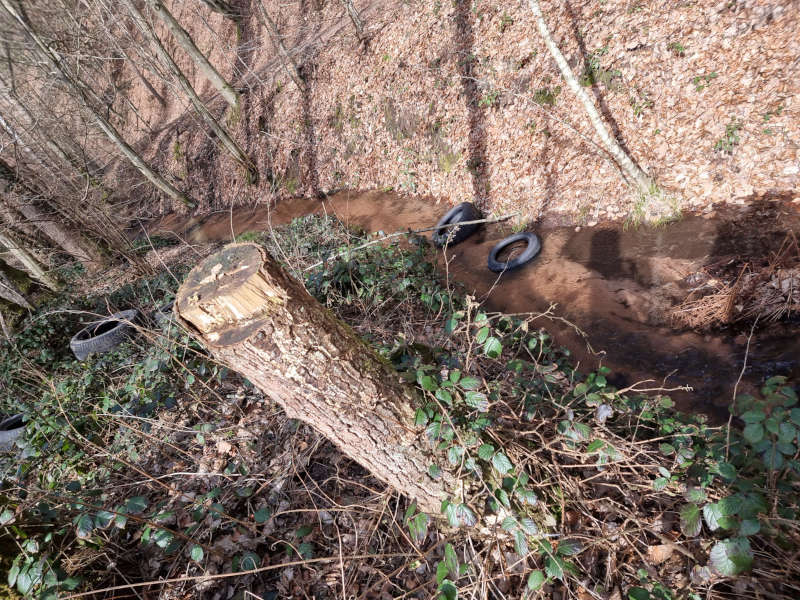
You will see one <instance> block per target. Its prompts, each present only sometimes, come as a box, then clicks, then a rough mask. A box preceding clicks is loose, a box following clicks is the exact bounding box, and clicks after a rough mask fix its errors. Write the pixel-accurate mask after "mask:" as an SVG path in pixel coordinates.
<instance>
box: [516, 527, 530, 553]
mask: <svg viewBox="0 0 800 600" xmlns="http://www.w3.org/2000/svg"><path fill="white" fill-rule="evenodd" d="M514 549H515V550H516V551H517V554H519V555H520V556H523V557H524V556H527V555H528V551H529V548H528V536H526V535H525V532H524V531H522V529H517V530H516V531H515V532H514Z"/></svg>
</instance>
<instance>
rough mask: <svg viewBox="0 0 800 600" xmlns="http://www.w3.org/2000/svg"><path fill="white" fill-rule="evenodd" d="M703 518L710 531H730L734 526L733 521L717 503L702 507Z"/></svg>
mask: <svg viewBox="0 0 800 600" xmlns="http://www.w3.org/2000/svg"><path fill="white" fill-rule="evenodd" d="M703 517H705V520H706V525H708V528H709V529H710V530H711V531H716V530H717V529H720V528H721V529H732V528H733V527H734V526H735V525H736V521H735V519H732V518H731V517H730V516H728V515H726V514H725V510H724V508H723V507H722V506H720V503H719V502H711V503H709V504H706V505H705V506H704V507H703Z"/></svg>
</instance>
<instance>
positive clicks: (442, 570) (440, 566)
mask: <svg viewBox="0 0 800 600" xmlns="http://www.w3.org/2000/svg"><path fill="white" fill-rule="evenodd" d="M446 577H447V563H445V561H443V560H440V561H439V562H438V563H436V585H437V586H439V585H441V584H442V582H443V581H444V580H445V578H446Z"/></svg>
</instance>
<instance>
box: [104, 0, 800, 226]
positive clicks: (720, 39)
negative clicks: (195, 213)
mask: <svg viewBox="0 0 800 600" xmlns="http://www.w3.org/2000/svg"><path fill="white" fill-rule="evenodd" d="M245 4H248V3H245ZM266 5H267V7H268V9H269V10H270V11H271V14H272V16H273V18H274V19H275V20H276V22H277V23H278V27H279V29H280V31H281V34H282V36H283V38H284V42H285V43H286V45H287V47H288V48H289V49H290V52H291V53H292V55H293V57H294V60H295V61H296V62H297V64H298V65H300V68H301V71H302V73H303V76H304V77H305V79H306V82H307V89H306V90H305V91H303V92H301V91H300V90H299V89H298V88H297V87H296V86H295V85H294V84H293V83H292V81H291V79H290V78H289V77H288V76H287V74H286V70H285V69H284V68H282V66H281V62H280V60H278V59H277V58H276V54H275V52H274V50H273V48H272V45H271V43H270V41H269V38H268V37H267V36H266V34H265V32H264V31H262V30H261V28H260V25H259V21H258V19H257V17H256V15H255V14H254V13H252V12H250V11H248V10H245V11H244V15H243V17H242V20H241V21H240V23H239V24H238V25H236V24H234V23H233V22H232V21H229V20H227V21H226V20H224V19H222V18H221V17H220V16H218V15H215V14H211V13H207V12H205V9H204V8H203V5H202V4H201V3H188V4H176V5H175V6H174V7H173V9H174V10H175V14H176V16H177V17H178V18H179V19H180V20H181V22H182V23H183V24H184V25H185V26H187V29H188V30H189V31H190V33H191V34H192V36H193V38H194V39H195V40H196V41H197V43H198V45H199V46H200V48H201V49H202V50H203V51H208V52H209V54H210V58H211V60H212V62H214V63H215V64H216V65H217V66H218V67H219V68H220V69H221V70H222V72H223V74H224V75H225V76H226V77H227V78H229V79H230V80H231V81H233V82H234V84H235V85H236V86H237V87H239V88H240V89H242V97H243V110H242V114H241V117H240V118H238V119H237V118H232V117H230V115H228V117H227V122H228V124H229V127H230V128H231V130H232V132H233V133H234V135H235V137H236V138H237V140H238V141H239V143H240V144H242V145H243V147H244V148H245V149H246V151H247V152H248V153H249V154H250V155H251V156H252V157H253V158H254V160H255V161H256V164H257V166H258V170H259V172H260V174H261V181H260V183H259V184H258V185H257V186H248V185H247V184H246V183H244V181H243V176H242V173H241V172H240V169H238V168H237V167H236V166H235V163H234V162H233V160H232V159H230V157H228V156H226V155H224V154H223V153H222V151H221V150H220V148H219V146H218V144H217V143H216V142H215V141H214V140H210V139H209V138H208V137H207V136H206V134H205V133H204V129H203V127H202V126H201V125H200V124H199V122H198V121H199V119H198V118H197V117H196V116H194V115H193V114H192V113H191V111H190V110H188V107H187V106H186V103H185V102H181V101H180V100H177V98H178V97H179V95H177V94H171V93H170V91H169V90H166V89H165V90H164V91H165V96H167V97H168V98H170V100H169V103H168V105H167V107H166V108H164V107H162V106H160V105H159V104H157V103H156V101H155V100H154V99H153V98H152V97H151V96H149V95H148V93H147V92H146V90H145V89H144V87H143V86H142V85H141V84H140V83H139V82H138V80H137V79H136V77H135V75H134V74H133V73H127V74H123V75H121V76H122V77H123V78H124V77H129V78H130V84H131V94H132V97H133V98H134V101H135V104H137V105H138V106H140V107H142V108H141V110H140V117H141V118H131V119H129V122H128V123H127V127H128V130H129V133H128V136H129V138H131V139H138V140H139V146H140V147H141V149H142V150H143V152H145V154H147V155H148V158H150V159H151V160H152V161H154V162H155V163H156V164H158V165H159V166H160V167H161V168H162V169H164V170H166V171H167V172H169V173H171V175H172V177H173V178H174V179H176V180H177V181H178V182H179V183H180V186H182V187H183V188H184V189H187V190H188V191H189V192H190V194H191V195H192V196H193V198H194V200H195V201H196V203H197V208H198V210H200V211H208V210H211V209H221V208H226V207H228V206H230V205H254V204H257V203H262V202H265V201H268V200H272V199H275V198H287V197H295V196H318V195H320V194H323V193H329V192H331V191H335V190H338V189H390V188H391V189H395V190H398V191H402V192H407V193H413V194H421V195H427V196H431V197H432V198H433V200H432V201H435V202H437V203H438V202H444V203H449V204H456V203H458V202H461V201H464V200H472V201H475V202H476V203H477V204H478V205H479V206H480V207H481V208H483V209H484V210H486V211H488V212H493V213H495V214H500V213H503V212H508V211H510V210H519V211H521V215H520V217H519V220H520V221H522V223H530V222H536V221H538V220H539V219H540V218H542V217H543V216H548V217H550V218H560V219H561V220H562V221H566V222H572V223H576V222H577V223H584V224H592V223H594V222H602V221H605V220H622V219H629V218H632V219H635V218H636V217H637V216H640V215H641V214H642V213H643V212H645V210H646V207H644V206H642V202H641V200H640V199H638V198H636V197H633V196H632V195H631V194H630V193H629V191H628V190H627V189H626V186H625V185H623V180H622V178H621V175H620V173H619V171H618V169H616V168H615V167H614V165H613V164H612V162H611V161H610V160H608V158H607V157H606V156H605V155H604V153H603V152H601V151H600V150H599V149H598V145H597V144H598V139H597V138H596V136H595V134H594V133H593V131H592V130H591V127H590V125H589V123H588V121H587V119H586V117H585V113H584V111H583V109H582V108H581V107H580V105H579V103H578V101H577V100H576V98H575V97H574V94H572V93H571V92H570V91H569V90H568V89H566V88H565V86H564V85H563V81H562V79H561V78H560V75H559V73H558V71H557V69H556V67H555V64H554V62H553V60H552V59H551V58H550V55H549V54H548V52H547V50H546V49H545V48H544V45H543V43H542V42H541V40H540V36H539V35H538V32H537V30H536V28H535V24H534V21H533V18H532V15H531V13H530V10H529V8H528V7H527V5H526V4H525V3H519V4H516V5H505V4H502V3H499V2H496V1H481V0H476V1H475V2H472V3H468V2H464V1H462V0H457V1H455V2H440V1H438V0H437V1H436V2H429V3H419V2H402V3H382V2H368V3H364V2H356V5H357V6H358V8H359V10H360V11H361V14H362V16H363V19H364V22H365V27H366V31H367V33H368V36H369V43H368V44H366V45H365V46H364V45H360V44H359V43H358V41H357V39H356V38H355V34H354V29H353V27H352V24H351V23H350V21H349V20H347V18H346V16H345V15H344V12H343V10H342V8H341V5H340V3H338V2H332V1H328V2H324V1H320V2H316V3H315V2H298V3H291V4H286V5H280V6H279V5H277V4H275V3H271V2H267V3H266ZM542 8H543V11H544V13H545V18H546V20H547V22H548V25H549V27H550V29H551V31H552V34H553V37H554V39H555V40H556V42H557V43H558V45H559V46H560V48H561V49H562V51H563V52H564V54H565V56H566V57H567V60H568V62H569V63H570V65H571V66H572V68H573V71H574V72H575V73H576V75H577V76H579V77H580V78H581V81H582V83H583V84H584V85H586V86H587V89H588V90H589V91H590V92H591V94H592V95H593V97H594V99H595V101H596V103H597V105H598V106H599V107H600V109H601V112H602V113H603V115H604V117H605V120H606V124H607V125H608V126H609V128H610V129H611V130H612V131H613V132H614V135H615V136H616V137H617V139H618V140H619V141H620V142H621V143H622V144H623V146H624V147H626V148H627V149H628V151H629V152H630V153H631V155H632V156H633V158H634V159H635V160H636V161H637V162H638V163H639V164H640V165H641V166H642V167H643V168H644V169H645V170H646V171H648V172H649V173H650V174H652V175H653V176H654V177H655V178H656V180H657V181H658V183H659V185H660V186H661V188H662V189H663V190H664V191H665V192H666V193H667V195H668V197H669V199H670V201H671V203H672V204H671V206H670V209H669V210H670V211H672V210H674V211H678V210H681V211H702V210H706V209H708V208H709V207H711V206H712V205H713V204H715V203H720V202H725V203H728V202H734V203H742V202H744V201H746V200H747V199H750V198H752V197H760V198H763V197H773V196H776V195H777V196H779V197H782V198H784V199H792V198H796V191H795V190H796V188H797V185H798V182H800V153H798V150H799V149H800V105H799V104H798V101H797V98H798V97H800V77H798V74H800V62H799V61H798V60H797V57H798V55H800V39H799V38H798V37H797V35H796V33H797V16H796V15H797V8H798V3H797V2H796V1H793V0H783V1H781V2H756V1H752V0H751V1H739V2H736V1H734V2H721V3H718V2H712V1H702V2H696V3H688V2H687V3H672V4H670V5H669V6H666V5H664V4H663V3H661V2H655V1H628V0H612V1H598V0H587V1H582V2H570V1H564V2H562V1H558V2H543V3H542ZM175 54H176V56H177V58H178V59H179V62H181V63H182V64H183V65H184V67H185V69H186V71H187V72H188V73H190V74H191V73H193V69H192V68H191V65H190V64H189V61H188V59H187V58H186V57H185V56H183V55H182V54H181V52H180V51H179V50H176V51H175ZM231 57H235V58H233V59H232V58H231ZM194 82H195V85H196V86H197V88H198V89H199V90H200V91H201V92H202V93H203V94H204V95H205V96H206V97H207V98H208V99H209V100H210V101H211V99H212V98H213V93H212V91H211V90H210V89H209V87H208V85H207V84H206V82H204V81H203V80H201V79H199V78H198V77H196V76H195V77H194ZM211 104H212V106H216V113H217V114H219V115H220V118H223V119H224V117H225V115H224V112H225V106H224V104H223V103H222V102H221V101H219V99H216V101H211ZM119 110H120V111H124V107H119ZM131 117H133V116H132V115H131ZM173 209H178V210H185V209H184V208H183V207H178V206H168V205H164V204H162V205H160V206H156V205H152V204H150V205H147V206H142V205H140V206H138V207H137V210H139V211H140V212H139V215H138V216H141V215H142V214H150V215H153V214H158V213H164V212H170V211H171V210H173ZM661 216H669V215H661Z"/></svg>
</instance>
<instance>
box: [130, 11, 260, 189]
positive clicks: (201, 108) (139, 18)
mask: <svg viewBox="0 0 800 600" xmlns="http://www.w3.org/2000/svg"><path fill="white" fill-rule="evenodd" d="M127 5H128V9H129V10H130V11H131V14H132V15H133V18H134V20H135V21H136V22H137V24H138V25H139V27H140V28H141V30H142V32H143V33H144V34H145V36H147V37H148V38H149V39H150V42H151V43H152V44H153V47H154V48H155V50H156V54H158V56H159V58H160V59H161V61H162V62H163V63H164V65H165V66H166V67H167V68H168V69H169V70H170V71H171V72H172V74H173V75H174V76H175V78H176V79H177V80H178V83H179V84H180V86H181V88H182V89H183V91H184V92H185V93H186V95H187V96H188V97H189V100H190V101H191V102H192V105H193V106H194V108H195V110H196V111H197V112H198V113H199V114H200V116H201V117H203V120H204V121H205V122H206V124H208V126H209V127H210V128H211V130H212V131H213V132H214V133H215V134H216V135H217V137H218V138H219V140H220V141H221V142H222V144H223V146H225V148H226V149H227V150H228V152H230V153H231V155H232V156H233V157H234V158H235V159H236V161H237V162H238V163H239V164H241V165H242V166H243V167H244V168H245V170H246V171H247V173H248V179H249V181H250V183H256V182H257V181H258V171H257V169H256V168H255V165H254V164H253V162H252V161H251V160H250V158H249V157H248V156H247V155H246V154H245V153H244V150H242V148H241V147H240V146H239V144H237V143H236V142H235V141H234V140H233V138H232V137H231V136H230V135H229V134H228V132H227V131H225V129H224V128H223V127H222V126H221V125H220V124H219V123H218V122H217V120H216V119H215V118H214V115H212V114H211V112H210V111H209V110H208V108H207V107H206V105H205V104H203V101H202V100H201V99H200V96H198V95H197V92H195V90H194V88H193V87H192V84H191V83H190V82H189V80H188V79H186V76H185V75H184V74H183V72H182V71H181V69H180V67H179V66H178V65H177V64H176V63H175V61H174V60H173V58H172V56H170V54H169V52H167V49H166V48H164V45H163V44H162V43H161V40H159V39H158V36H157V35H156V33H155V31H153V29H152V28H151V27H150V24H149V23H148V22H147V21H146V20H145V18H144V16H143V15H142V13H140V12H139V9H138V8H136V5H135V4H134V3H133V2H132V0H127Z"/></svg>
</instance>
